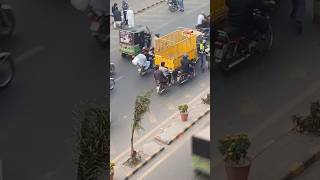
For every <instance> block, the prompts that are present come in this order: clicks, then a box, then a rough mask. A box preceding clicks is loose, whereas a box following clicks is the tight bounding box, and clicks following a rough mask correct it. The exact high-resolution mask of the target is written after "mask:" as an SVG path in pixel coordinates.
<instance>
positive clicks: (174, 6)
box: [168, 0, 179, 12]
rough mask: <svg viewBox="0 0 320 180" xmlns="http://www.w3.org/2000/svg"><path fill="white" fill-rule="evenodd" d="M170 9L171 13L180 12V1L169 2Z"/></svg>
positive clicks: (170, 0)
mask: <svg viewBox="0 0 320 180" xmlns="http://www.w3.org/2000/svg"><path fill="white" fill-rule="evenodd" d="M168 5H169V7H168V9H169V11H170V12H176V11H178V10H179V6H178V1H177V0H168Z"/></svg>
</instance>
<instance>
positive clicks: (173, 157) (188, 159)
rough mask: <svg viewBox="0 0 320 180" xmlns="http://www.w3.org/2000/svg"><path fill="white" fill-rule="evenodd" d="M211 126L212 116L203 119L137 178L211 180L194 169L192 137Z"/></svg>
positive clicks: (140, 179) (145, 179)
mask: <svg viewBox="0 0 320 180" xmlns="http://www.w3.org/2000/svg"><path fill="white" fill-rule="evenodd" d="M208 126H210V114H209V115H206V116H205V117H204V118H203V119H201V120H200V121H199V122H198V123H197V124H196V125H195V126H193V127H192V128H191V129H190V130H189V131H188V132H187V133H185V134H184V135H183V136H182V137H181V138H180V139H178V140H177V141H176V142H174V143H173V144H171V145H170V147H167V148H166V150H165V151H164V152H165V153H162V154H160V155H159V157H157V158H156V159H154V161H152V162H150V163H149V164H148V165H147V166H146V168H144V169H142V170H141V171H140V172H139V173H138V174H137V175H135V177H136V178H137V179H139V180H153V179H154V180H158V179H159V180H160V179H165V180H176V179H183V180H209V179H210V177H208V176H204V175H202V174H199V173H195V171H194V168H193V167H192V156H191V155H192V151H191V150H192V148H191V143H192V142H191V137H192V135H194V134H197V133H198V132H200V131H201V130H203V129H205V128H206V127H208Z"/></svg>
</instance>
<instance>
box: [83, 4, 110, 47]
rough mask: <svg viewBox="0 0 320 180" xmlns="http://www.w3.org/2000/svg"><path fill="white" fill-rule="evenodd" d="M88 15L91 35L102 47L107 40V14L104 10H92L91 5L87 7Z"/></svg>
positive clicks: (106, 43)
mask: <svg viewBox="0 0 320 180" xmlns="http://www.w3.org/2000/svg"><path fill="white" fill-rule="evenodd" d="M88 17H89V19H90V21H91V24H90V30H91V33H92V36H93V37H95V39H96V41H97V42H98V43H99V44H100V46H102V47H106V46H107V45H108V44H109V42H108V40H109V33H108V29H109V24H108V20H109V19H108V16H107V13H106V12H104V11H94V10H93V8H92V7H89V8H88Z"/></svg>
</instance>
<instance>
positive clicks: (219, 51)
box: [214, 49, 223, 59]
mask: <svg viewBox="0 0 320 180" xmlns="http://www.w3.org/2000/svg"><path fill="white" fill-rule="evenodd" d="M222 56H223V51H222V49H215V50H214V57H216V58H219V59H221V58H222Z"/></svg>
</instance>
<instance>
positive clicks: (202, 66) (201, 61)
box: [200, 53, 204, 71]
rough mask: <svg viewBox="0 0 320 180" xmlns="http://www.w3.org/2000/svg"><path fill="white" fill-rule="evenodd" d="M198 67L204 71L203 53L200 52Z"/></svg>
mask: <svg viewBox="0 0 320 180" xmlns="http://www.w3.org/2000/svg"><path fill="white" fill-rule="evenodd" d="M200 67H201V69H202V71H204V53H201V55H200Z"/></svg>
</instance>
